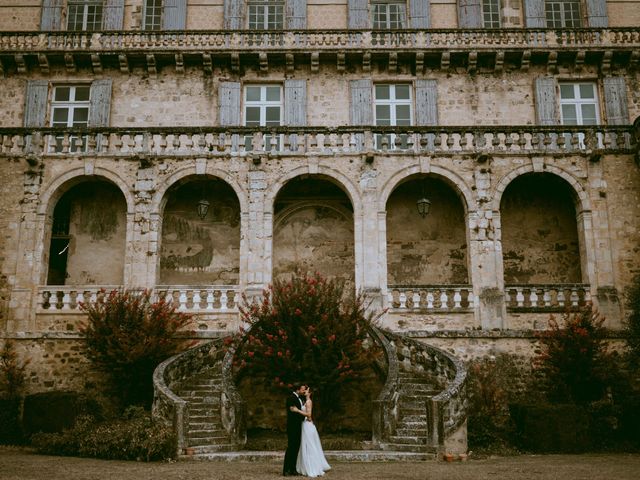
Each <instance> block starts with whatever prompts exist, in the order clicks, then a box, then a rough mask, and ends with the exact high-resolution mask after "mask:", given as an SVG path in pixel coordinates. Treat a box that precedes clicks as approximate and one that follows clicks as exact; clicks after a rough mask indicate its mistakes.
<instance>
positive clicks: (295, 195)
mask: <svg viewBox="0 0 640 480" xmlns="http://www.w3.org/2000/svg"><path fill="white" fill-rule="evenodd" d="M353 245H354V239H353V213H352V211H351V204H350V202H349V199H348V198H347V196H346V195H345V194H344V193H343V192H342V190H340V189H339V188H338V187H336V186H335V185H333V184H331V183H330V182H328V181H322V180H315V179H297V180H293V181H291V182H290V183H289V184H287V185H286V186H285V187H284V188H283V191H282V192H281V193H280V194H279V195H278V198H277V199H276V205H275V219H274V232H273V277H274V278H287V277H288V276H289V275H290V274H292V273H293V272H295V271H296V269H299V270H301V271H302V272H320V273H321V274H322V275H324V276H326V277H341V278H344V279H345V280H347V281H348V282H349V284H352V283H353V279H354V268H355V265H354V246H353Z"/></svg>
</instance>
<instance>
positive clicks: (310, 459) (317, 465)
mask: <svg viewBox="0 0 640 480" xmlns="http://www.w3.org/2000/svg"><path fill="white" fill-rule="evenodd" d="M311 395H312V394H311V389H310V388H309V387H307V401H306V402H305V403H304V405H303V406H302V411H301V412H300V413H302V414H303V415H304V416H305V417H306V418H305V420H304V421H303V422H302V438H301V440H300V450H298V461H297V463H296V470H297V471H298V473H300V474H302V475H306V476H307V477H317V476H319V475H324V472H326V471H327V470H329V469H331V467H330V466H329V464H328V463H327V460H326V459H325V458H324V452H323V451H322V445H321V444H320V437H319V436H318V430H316V426H315V425H314V424H313V420H311V413H312V410H313V401H312V400H311Z"/></svg>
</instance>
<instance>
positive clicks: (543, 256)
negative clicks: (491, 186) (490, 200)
mask: <svg viewBox="0 0 640 480" xmlns="http://www.w3.org/2000/svg"><path fill="white" fill-rule="evenodd" d="M500 217H501V223H502V251H503V258H504V280H505V283H580V282H581V278H582V275H581V269H580V245H579V242H578V230H577V224H576V211H575V206H574V200H573V197H572V195H571V190H570V187H569V185H567V184H566V183H565V182H564V181H563V180H562V179H560V178H558V177H556V176H554V175H551V174H531V175H523V176H521V177H518V178H516V179H515V180H514V181H513V182H512V183H511V184H510V185H509V186H508V187H507V189H506V190H505V192H504V194H503V197H502V203H501V205H500Z"/></svg>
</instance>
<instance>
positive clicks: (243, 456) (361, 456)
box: [178, 450, 437, 462]
mask: <svg viewBox="0 0 640 480" xmlns="http://www.w3.org/2000/svg"><path fill="white" fill-rule="evenodd" d="M324 454H325V457H326V458H327V460H328V461H338V462H400V461H406V462H416V461H427V460H436V459H437V457H436V455H435V454H433V453H411V452H392V451H382V450H328V451H325V452H324ZM178 459H179V460H189V461H192V460H199V461H217V462H259V461H265V460H267V461H282V460H283V459H284V452H269V451H239V452H218V453H201V454H197V455H180V456H179V457H178Z"/></svg>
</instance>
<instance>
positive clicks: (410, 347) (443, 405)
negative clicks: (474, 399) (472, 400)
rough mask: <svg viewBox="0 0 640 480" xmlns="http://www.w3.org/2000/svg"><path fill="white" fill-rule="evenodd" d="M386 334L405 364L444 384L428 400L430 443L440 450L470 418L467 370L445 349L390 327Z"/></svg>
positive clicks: (409, 368) (403, 365)
mask: <svg viewBox="0 0 640 480" xmlns="http://www.w3.org/2000/svg"><path fill="white" fill-rule="evenodd" d="M384 334H385V335H386V336H387V338H388V339H389V341H390V342H392V343H394V344H395V347H396V350H397V352H398V357H399V361H400V365H401V367H403V368H405V369H408V370H413V371H417V372H418V373H423V374H425V375H428V376H430V377H432V379H433V381H434V382H435V383H436V384H438V385H443V386H444V389H443V390H442V391H441V392H440V393H439V394H438V395H436V396H434V397H431V398H429V399H427V402H426V411H427V421H428V432H427V435H428V437H427V441H428V442H429V443H428V446H429V447H432V448H434V449H436V450H440V449H442V447H443V445H444V443H445V440H446V439H447V438H448V437H449V436H450V435H452V434H453V433H454V432H455V431H456V430H457V429H458V428H459V427H460V426H461V425H462V424H463V423H464V422H465V421H466V419H467V402H468V400H467V369H466V367H465V366H464V364H463V363H462V362H461V361H460V360H458V359H457V358H455V357H454V356H452V355H450V354H449V353H447V352H445V351H444V350H441V349H439V348H436V347H433V346H431V345H427V344H424V343H421V342H419V341H416V340H413V339H410V338H408V337H405V336H403V335H401V334H398V333H394V332H390V331H388V330H385V331H384Z"/></svg>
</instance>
